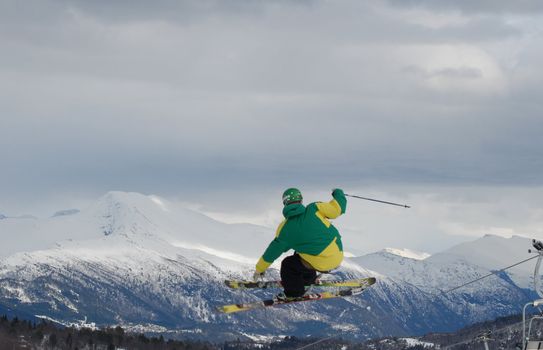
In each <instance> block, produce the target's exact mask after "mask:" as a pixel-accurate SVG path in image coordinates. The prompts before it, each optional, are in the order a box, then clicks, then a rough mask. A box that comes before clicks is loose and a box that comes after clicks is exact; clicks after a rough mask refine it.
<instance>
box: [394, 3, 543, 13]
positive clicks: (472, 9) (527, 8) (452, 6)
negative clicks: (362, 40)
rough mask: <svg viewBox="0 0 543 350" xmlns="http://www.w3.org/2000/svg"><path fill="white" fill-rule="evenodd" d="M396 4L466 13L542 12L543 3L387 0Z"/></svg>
mask: <svg viewBox="0 0 543 350" xmlns="http://www.w3.org/2000/svg"><path fill="white" fill-rule="evenodd" d="M388 1H389V2H390V3H391V4H394V5H396V6H421V7H427V8H430V9H434V10H461V11H463V12H466V13H529V14H532V13H535V12H543V4H542V3H541V2H540V1H537V0H519V1H507V0H479V1H469V0H461V1H447V0H435V1H433V0H388Z"/></svg>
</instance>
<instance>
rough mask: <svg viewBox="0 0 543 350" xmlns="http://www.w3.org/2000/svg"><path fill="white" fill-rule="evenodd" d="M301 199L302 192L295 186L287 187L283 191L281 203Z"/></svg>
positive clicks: (289, 202) (294, 201) (299, 200)
mask: <svg viewBox="0 0 543 350" xmlns="http://www.w3.org/2000/svg"><path fill="white" fill-rule="evenodd" d="M302 199H303V197H302V192H300V190H299V189H297V188H289V189H288V190H286V191H285V192H283V204H284V205H288V204H292V203H296V202H301V201H302Z"/></svg>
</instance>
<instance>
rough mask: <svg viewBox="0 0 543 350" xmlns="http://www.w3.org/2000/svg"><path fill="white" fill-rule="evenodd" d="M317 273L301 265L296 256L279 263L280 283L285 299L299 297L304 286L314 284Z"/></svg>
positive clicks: (300, 259)
mask: <svg viewBox="0 0 543 350" xmlns="http://www.w3.org/2000/svg"><path fill="white" fill-rule="evenodd" d="M315 278H317V271H315V270H313V269H310V268H308V267H307V266H306V265H304V264H303V262H302V258H301V257H300V255H298V254H294V255H291V256H288V257H286V258H285V259H283V261H282V262H281V282H282V284H283V288H284V289H285V295H286V296H287V297H301V296H302V295H304V293H305V288H304V287H305V286H307V285H310V284H313V283H315Z"/></svg>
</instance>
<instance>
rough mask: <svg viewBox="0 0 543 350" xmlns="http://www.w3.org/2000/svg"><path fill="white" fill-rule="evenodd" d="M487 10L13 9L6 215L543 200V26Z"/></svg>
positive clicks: (8, 48)
mask: <svg viewBox="0 0 543 350" xmlns="http://www.w3.org/2000/svg"><path fill="white" fill-rule="evenodd" d="M474 3H477V4H479V5H477V6H478V7H477V6H475V5H474V7H473V8H472V9H471V10H468V7H467V6H468V5H467V3H466V4H465V5H462V6H466V10H465V11H464V10H463V7H462V10H463V11H462V12H461V14H458V13H457V12H455V11H454V9H453V11H450V10H449V9H447V8H445V7H443V8H439V9H436V10H434V8H433V7H431V5H428V6H427V7H426V8H424V9H423V10H420V7H421V6H422V5H423V3H422V2H417V3H416V4H415V5H417V6H414V7H405V6H399V5H397V4H396V3H393V4H392V5H390V3H388V2H373V3H367V2H358V1H345V2H341V3H335V2H321V1H308V2H290V1H276V2H267V1H262V2H260V1H234V2H222V1H189V2H174V1H171V2H170V1H163V2H154V3H153V5H152V6H151V5H149V4H148V3H146V2H130V3H129V4H130V5H128V3H127V2H115V3H109V2H108V3H105V2H95V1H93V2H88V1H81V2H64V1H48V2H35V3H32V4H29V3H27V4H25V5H22V4H21V3H20V2H10V1H7V2H2V4H0V39H1V40H2V42H3V54H2V55H0V92H1V93H0V106H1V107H0V147H1V149H2V150H3V151H4V152H3V158H2V171H1V172H0V193H1V195H0V197H1V199H0V212H2V213H8V211H10V210H15V209H10V208H14V207H13V205H14V204H12V203H13V202H14V201H16V200H18V199H17V198H20V197H22V196H23V195H24V194H27V198H30V199H31V198H35V197H36V196H38V197H43V198H46V197H52V196H55V195H56V194H58V193H59V192H66V193H84V194H85V195H87V194H88V195H89V196H91V195H95V194H99V193H101V192H102V191H107V190H109V189H119V190H134V191H142V192H150V193H158V194H172V193H174V194H179V195H180V196H183V195H187V196H188V197H190V198H195V197H193V196H200V197H199V198H201V199H202V200H204V199H205V200H206V201H208V203H209V202H210V201H211V198H212V197H213V196H212V195H208V194H202V190H201V189H202V188H203V189H204V191H208V192H209V193H211V194H213V193H215V192H217V191H218V192H220V193H222V192H221V191H225V190H224V189H225V188H227V189H233V190H235V189H240V188H242V189H244V191H259V190H264V188H265V191H266V193H271V192H275V191H280V190H281V188H282V187H283V186H284V184H287V183H288V184H289V185H290V184H300V183H302V184H305V185H306V186H307V187H308V188H310V189H316V188H318V187H321V186H336V185H338V184H345V185H350V186H353V187H354V186H358V185H372V184H373V185H375V186H379V184H389V185H392V184H403V185H407V186H409V185H415V184H421V183H424V184H429V183H432V184H436V185H440V186H450V185H458V184H461V185H467V186H470V185H472V186H475V185H481V184H484V185H489V184H492V185H496V186H497V185H511V186H541V185H542V182H541V181H542V179H543V177H541V174H542V172H543V164H542V161H541V159H543V157H542V154H541V153H542V151H541V150H542V149H543V147H542V146H543V145H542V141H541V138H540V137H539V135H540V134H541V131H543V122H542V121H541V118H540V116H541V115H542V114H541V112H542V105H541V101H540V97H539V93H538V92H539V91H541V82H542V81H543V76H542V73H541V71H540V68H539V66H540V63H539V62H541V59H542V57H543V52H542V50H541V49H539V48H540V47H541V40H542V38H541V32H538V31H537V30H535V31H534V30H532V29H529V28H531V23H533V22H534V21H535V19H536V17H535V16H537V15H532V14H530V13H525V14H523V15H522V16H520V17H518V18H517V19H516V21H511V20H510V16H511V15H515V16H518V15H519V12H521V11H517V10H513V9H511V10H508V9H507V8H506V7H505V5H503V4H502V5H500V6H497V5H496V7H492V9H493V10H492V11H491V10H485V15H484V16H481V14H480V12H481V11H482V10H477V8H479V9H484V8H486V7H491V6H490V5H488V4H487V3H485V2H474ZM443 6H445V5H443ZM521 7H524V8H526V9H527V8H528V3H526V4H524V5H522V6H521ZM447 11H449V12H450V13H449V12H447ZM227 197H228V196H227ZM30 199H29V200H27V201H25V202H24V205H28V203H29V202H31V200H30ZM210 206H212V205H210ZM20 207H23V204H21V205H19V208H20ZM4 208H6V209H4ZM56 209H61V208H56ZM17 210H18V209H17ZM8 214H9V213H8Z"/></svg>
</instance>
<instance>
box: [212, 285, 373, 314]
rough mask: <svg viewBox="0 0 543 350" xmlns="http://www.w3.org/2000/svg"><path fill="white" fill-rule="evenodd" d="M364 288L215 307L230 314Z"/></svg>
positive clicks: (359, 291) (327, 296)
mask: <svg viewBox="0 0 543 350" xmlns="http://www.w3.org/2000/svg"><path fill="white" fill-rule="evenodd" d="M374 282H375V279H374ZM365 289H366V287H355V288H348V289H342V290H338V291H334V292H330V291H324V292H320V293H309V294H307V295H304V296H303V297H300V298H292V299H287V300H279V299H276V298H273V299H268V300H260V301H256V302H253V303H243V304H231V305H224V306H220V307H218V308H217V309H218V311H219V312H222V313H226V314H231V313H234V312H240V311H248V310H254V309H262V308H266V307H270V306H276V305H285V304H292V303H299V302H302V301H312V300H322V299H332V298H342V297H348V296H352V295H358V294H360V293H362V292H363V291H364V290H365Z"/></svg>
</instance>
